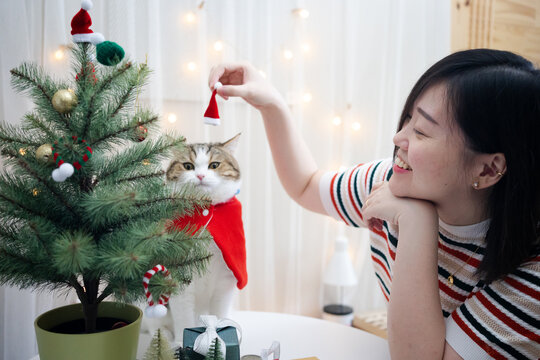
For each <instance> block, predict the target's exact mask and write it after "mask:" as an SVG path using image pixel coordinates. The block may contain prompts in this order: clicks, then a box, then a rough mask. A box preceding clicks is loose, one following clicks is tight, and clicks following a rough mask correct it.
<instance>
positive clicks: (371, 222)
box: [362, 181, 438, 230]
mask: <svg viewBox="0 0 540 360" xmlns="http://www.w3.org/2000/svg"><path fill="white" fill-rule="evenodd" d="M362 212H363V214H364V218H365V219H366V221H367V224H368V226H369V227H374V228H376V229H379V230H380V227H381V226H382V222H381V220H384V221H387V222H388V223H390V224H393V225H396V226H399V225H400V224H401V225H402V224H403V223H404V222H406V223H408V224H415V225H417V226H426V225H428V226H433V225H437V222H438V220H437V219H438V215H437V210H436V208H435V206H434V205H433V203H431V202H429V201H426V200H418V199H412V198H406V197H397V196H395V195H394V194H392V192H391V191H390V187H389V186H388V182H386V181H384V182H380V183H377V184H375V185H373V189H372V190H371V193H370V194H369V196H368V198H367V199H366V201H365V203H364V207H363V208H362Z"/></svg>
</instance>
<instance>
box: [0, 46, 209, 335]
mask: <svg viewBox="0 0 540 360" xmlns="http://www.w3.org/2000/svg"><path fill="white" fill-rule="evenodd" d="M71 53H72V74H71V77H70V79H71V80H70V81H59V80H55V79H52V78H51V77H49V76H48V75H47V74H46V73H45V72H44V70H43V69H41V68H39V67H38V66H36V65H33V64H29V63H24V64H22V65H20V66H19V67H17V68H15V69H13V70H11V75H12V85H13V86H14V88H15V89H16V90H18V91H19V92H23V93H26V94H28V95H29V96H30V97H31V98H32V99H33V100H34V102H35V109H34V110H33V111H31V112H30V113H28V114H26V115H25V116H24V118H23V119H22V126H21V127H20V128H18V127H14V126H11V125H7V124H6V123H5V122H1V123H0V155H1V157H2V159H4V171H3V173H1V174H0V223H1V227H0V284H7V285H13V286H17V287H20V288H29V287H32V288H37V289H70V288H73V289H75V291H76V293H77V296H78V298H79V299H80V301H81V303H82V306H83V310H84V314H85V324H86V332H94V331H96V318H97V309H98V306H99V304H100V302H102V301H103V300H104V299H106V298H108V297H109V296H111V295H112V296H114V298H115V299H116V300H117V301H121V302H133V301H137V300H142V299H144V291H143V286H142V279H143V275H144V274H145V272H146V271H147V270H148V269H151V268H152V267H153V266H154V265H156V264H162V265H164V266H166V267H167V268H168V269H169V271H170V273H171V276H172V277H171V278H170V279H166V278H164V277H163V276H154V277H153V278H152V280H151V282H150V289H151V292H152V294H153V295H154V298H156V299H157V298H159V296H160V295H161V294H166V293H171V292H172V293H176V292H178V291H180V290H181V288H182V287H183V286H184V285H185V284H187V283H189V282H190V280H191V278H192V276H193V275H194V274H195V273H200V272H201V271H203V270H204V267H205V265H206V262H207V260H208V258H209V254H208V252H207V250H206V244H207V243H208V241H209V240H210V235H209V234H208V233H207V232H206V231H200V232H198V233H196V234H194V235H191V234H192V232H191V231H190V230H191V229H186V230H185V231H184V230H178V229H175V228H174V227H171V222H170V221H171V219H174V218H175V217H176V216H182V215H184V214H186V213H187V214H191V213H192V212H193V211H194V210H195V209H196V208H197V207H204V206H207V205H209V202H208V200H207V199H205V198H203V197H202V196H201V194H199V193H197V192H196V191H195V189H193V188H191V187H184V188H181V189H179V188H172V187H171V186H169V185H168V184H166V183H165V178H164V171H163V169H162V167H161V165H160V161H163V160H164V159H167V157H168V156H169V154H170V153H171V151H173V150H174V149H179V148H181V147H182V146H183V144H184V141H185V140H184V138H183V137H181V136H178V135H174V134H167V135H161V136H155V137H152V136H150V137H148V138H147V135H148V132H150V133H156V135H157V127H158V124H157V121H158V116H157V115H155V114H153V113H152V112H151V111H149V110H145V109H141V108H139V107H138V106H137V105H136V102H137V101H136V97H137V95H138V91H139V90H140V88H141V87H142V86H143V85H144V83H145V81H146V79H147V77H148V74H149V69H148V67H147V66H146V65H145V64H141V65H136V64H135V63H133V62H130V61H127V60H124V61H122V62H120V63H118V64H116V65H113V66H101V65H99V64H98V63H94V61H93V59H94V57H95V56H94V54H95V46H94V45H92V44H91V43H89V42H79V43H75V44H74V45H73V46H72V47H71ZM122 55H123V54H122ZM115 60H118V59H115ZM116 62H117V61H114V62H112V63H116ZM108 65H109V64H108ZM71 164H72V165H71ZM57 167H58V168H57ZM55 168H56V169H55Z"/></svg>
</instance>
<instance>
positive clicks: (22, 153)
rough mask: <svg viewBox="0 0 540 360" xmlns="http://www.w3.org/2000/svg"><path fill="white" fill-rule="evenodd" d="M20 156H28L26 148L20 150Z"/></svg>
mask: <svg viewBox="0 0 540 360" xmlns="http://www.w3.org/2000/svg"><path fill="white" fill-rule="evenodd" d="M19 154H21V155H22V156H24V155H26V149H25V148H20V149H19Z"/></svg>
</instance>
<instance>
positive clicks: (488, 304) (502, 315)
mask: <svg viewBox="0 0 540 360" xmlns="http://www.w3.org/2000/svg"><path fill="white" fill-rule="evenodd" d="M476 298H477V299H478V300H480V302H481V303H482V304H484V306H485V307H486V308H487V309H488V310H489V311H490V312H491V313H492V314H493V315H495V317H496V318H498V319H499V320H501V321H502V322H504V323H505V324H506V325H508V327H510V328H512V329H513V330H514V331H516V332H518V333H519V334H521V335H523V336H526V337H528V338H529V339H531V340H532V341H536V342H540V334H535V333H533V332H532V331H530V330H528V329H526V328H524V327H523V326H521V325H520V324H518V323H517V322H515V321H514V320H512V319H511V318H510V317H509V316H508V315H506V314H505V313H503V312H502V311H501V310H500V309H499V308H497V306H495V305H493V303H492V302H491V301H489V299H488V298H487V297H486V296H485V295H484V294H483V293H481V292H479V293H478V296H477V297H476Z"/></svg>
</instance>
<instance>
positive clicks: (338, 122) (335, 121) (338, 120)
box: [332, 116, 341, 126]
mask: <svg viewBox="0 0 540 360" xmlns="http://www.w3.org/2000/svg"><path fill="white" fill-rule="evenodd" d="M332 124H334V125H336V126H338V125H341V117H340V116H334V118H333V119H332Z"/></svg>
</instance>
